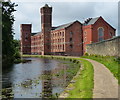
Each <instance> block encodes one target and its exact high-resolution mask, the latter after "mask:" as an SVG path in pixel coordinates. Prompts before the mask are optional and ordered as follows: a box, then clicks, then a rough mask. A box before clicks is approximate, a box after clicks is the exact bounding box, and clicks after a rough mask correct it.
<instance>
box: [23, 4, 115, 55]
mask: <svg viewBox="0 0 120 100" xmlns="http://www.w3.org/2000/svg"><path fill="white" fill-rule="evenodd" d="M40 11H41V30H42V31H41V32H38V33H32V32H31V27H32V25H31V24H21V53H22V54H39V55H49V54H52V55H71V56H82V55H83V53H84V52H85V50H86V44H91V43H94V42H99V41H102V40H106V39H109V38H112V37H113V36H115V31H116V29H114V28H113V27H112V26H111V25H110V24H108V23H107V22H106V21H105V20H104V19H103V18H102V17H101V16H100V17H97V18H89V19H87V20H86V21H85V22H84V23H81V22H79V21H77V20H76V21H74V22H71V23H68V24H64V25H60V26H57V27H52V7H49V6H48V5H47V4H46V5H45V6H44V7H42V8H41V9H40Z"/></svg>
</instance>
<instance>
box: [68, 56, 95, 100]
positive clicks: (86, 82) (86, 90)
mask: <svg viewBox="0 0 120 100" xmlns="http://www.w3.org/2000/svg"><path fill="white" fill-rule="evenodd" d="M77 59H78V60H80V61H81V63H82V65H83V66H82V68H81V69H80V71H79V72H78V74H77V75H76V77H74V78H73V81H75V83H70V84H69V86H68V87H70V88H73V89H72V90H70V91H69V90H68V91H66V92H67V93H68V94H69V96H68V97H67V98H92V96H93V87H94V81H93V78H94V77H93V76H94V70H93V66H92V64H91V63H90V62H88V61H87V60H83V59H80V58H77Z"/></svg>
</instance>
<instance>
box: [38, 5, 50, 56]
mask: <svg viewBox="0 0 120 100" xmlns="http://www.w3.org/2000/svg"><path fill="white" fill-rule="evenodd" d="M40 10H41V31H42V33H43V37H44V40H43V41H44V42H43V43H44V47H43V52H42V54H43V55H47V54H50V52H51V39H50V37H51V35H50V32H51V27H52V7H49V6H48V5H47V4H45V6H44V7H42V8H41V9H40Z"/></svg>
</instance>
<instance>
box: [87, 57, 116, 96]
mask: <svg viewBox="0 0 120 100" xmlns="http://www.w3.org/2000/svg"><path fill="white" fill-rule="evenodd" d="M86 60H88V61H89V62H91V63H92V65H93V67H94V90H93V98H118V80H117V79H116V78H115V77H114V76H113V74H112V73H111V72H110V71H109V70H108V69H107V68H106V67H105V66H104V65H103V64H101V63H99V62H97V61H94V60H91V59H86ZM113 67H114V66H113Z"/></svg>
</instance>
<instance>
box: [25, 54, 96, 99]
mask: <svg viewBox="0 0 120 100" xmlns="http://www.w3.org/2000/svg"><path fill="white" fill-rule="evenodd" d="M23 57H40V58H50V59H62V60H69V61H71V62H73V63H80V65H81V67H80V69H79V70H78V71H77V74H76V75H74V77H73V78H72V79H71V81H70V82H69V84H68V86H67V87H66V88H65V90H64V91H63V92H62V93H61V94H60V95H59V98H92V96H93V87H94V80H93V77H94V71H93V66H92V64H91V63H90V62H88V61H86V60H84V59H81V58H79V57H76V58H75V57H65V56H49V55H47V56H41V55H24V56H23Z"/></svg>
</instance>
